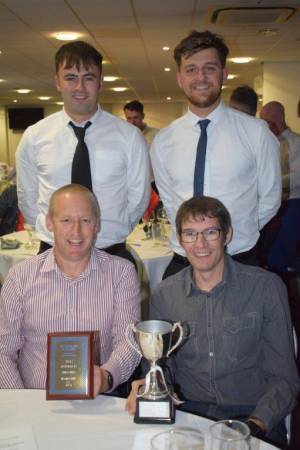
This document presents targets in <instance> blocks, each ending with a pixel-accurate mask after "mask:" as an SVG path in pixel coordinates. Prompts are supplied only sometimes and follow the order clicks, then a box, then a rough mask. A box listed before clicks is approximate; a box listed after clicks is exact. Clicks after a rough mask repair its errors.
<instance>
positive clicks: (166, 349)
mask: <svg viewBox="0 0 300 450" xmlns="http://www.w3.org/2000/svg"><path fill="white" fill-rule="evenodd" d="M176 329H178V330H179V336H178V339H177V342H176V343H175V344H174V345H173V346H172V347H171V343H172V336H173V333H174V332H175V330H176ZM130 330H131V331H132V332H133V333H134V335H135V339H136V342H137V344H138V347H137V346H136V345H134V344H133V343H132V342H131V340H130V338H129V331H130ZM126 335H127V336H126V337H127V341H128V343H129V344H130V346H131V347H132V348H134V349H135V350H136V351H137V352H138V353H139V354H140V355H141V356H143V357H144V358H145V359H147V360H148V361H149V362H150V371H149V372H148V373H147V375H146V379H145V389H144V391H143V392H142V393H141V394H138V395H137V408H136V414H135V417H134V421H135V422H136V423H174V422H175V406H174V402H173V397H172V394H171V393H170V391H169V389H168V387H167V384H166V381H165V377H164V373H163V370H162V368H161V367H160V366H159V365H158V364H157V361H158V360H159V359H161V358H167V357H168V356H169V355H170V354H171V353H172V351H173V350H175V349H176V348H177V347H178V346H179V344H180V343H181V341H182V337H183V330H182V326H181V325H180V323H179V322H176V323H175V324H174V325H172V324H170V323H169V322H165V321H162V320H146V321H144V322H139V323H138V324H137V325H133V324H131V325H129V326H128V327H127V332H126Z"/></svg>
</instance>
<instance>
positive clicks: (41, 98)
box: [38, 95, 51, 100]
mask: <svg viewBox="0 0 300 450" xmlns="http://www.w3.org/2000/svg"><path fill="white" fill-rule="evenodd" d="M50 98H51V97H47V96H45V95H42V96H41V97H38V99H39V100H50Z"/></svg>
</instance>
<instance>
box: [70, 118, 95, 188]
mask: <svg viewBox="0 0 300 450" xmlns="http://www.w3.org/2000/svg"><path fill="white" fill-rule="evenodd" d="M69 123H70V125H71V127H72V128H73V130H74V133H75V135H76V137H77V139H78V142H77V145H76V149H75V153H74V158H73V162H72V174H71V182H72V183H77V184H81V185H82V186H85V187H87V188H88V189H89V190H90V191H92V190H93V186H92V176H91V166H90V157H89V151H88V148H87V146H86V143H85V142H84V136H85V131H86V129H87V128H88V127H89V126H90V125H91V122H87V123H86V124H85V126H84V127H76V125H74V123H73V122H69Z"/></svg>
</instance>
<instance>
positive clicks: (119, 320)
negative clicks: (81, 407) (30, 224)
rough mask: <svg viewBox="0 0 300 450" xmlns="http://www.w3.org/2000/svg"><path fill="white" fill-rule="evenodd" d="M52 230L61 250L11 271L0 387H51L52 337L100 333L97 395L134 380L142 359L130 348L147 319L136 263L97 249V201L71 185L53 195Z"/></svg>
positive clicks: (3, 304) (1, 310) (1, 326)
mask: <svg viewBox="0 0 300 450" xmlns="http://www.w3.org/2000/svg"><path fill="white" fill-rule="evenodd" d="M46 225H47V228H48V230H49V231H50V232H52V233H53V236H54V242H55V245H54V248H53V249H50V250H47V251H46V252H44V253H42V254H40V255H38V256H34V257H33V258H30V259H27V260H26V261H22V262H21V263H19V264H17V265H15V266H14V267H12V268H11V269H10V271H9V273H8V275H7V277H6V279H5V281H4V284H3V287H2V290H1V299H0V389H22V388H28V389H44V388H45V385H46V372H47V334H48V333H49V332H65V331H74V332H75V331H95V332H96V333H95V334H96V337H95V342H94V344H95V346H94V348H95V352H94V353H95V354H94V364H95V365H94V395H97V394H99V393H102V392H106V391H112V390H114V389H115V388H116V387H117V386H118V385H119V384H120V383H123V382H125V381H127V380H128V379H129V377H130V375H131V374H132V372H133V371H134V369H135V367H136V366H137V365H138V363H139V360H140V358H139V356H138V355H137V354H136V352H135V351H134V350H132V349H131V347H130V346H129V345H128V344H127V342H126V339H125V329H126V326H127V324H128V323H132V322H136V321H138V320H139V319H140V292H139V283H138V280H137V275H136V271H135V268H134V266H133V264H132V263H131V262H129V261H127V260H125V259H124V258H121V257H117V256H112V255H110V254H108V253H106V252H105V251H102V250H98V249H96V248H95V247H94V243H95V240H96V237H97V233H98V231H99V230H100V209H99V205H98V201H97V198H96V197H95V195H94V194H93V193H92V192H90V191H89V190H88V189H87V188H85V187H83V186H80V185H76V184H71V185H67V186H64V187H62V188H60V189H58V190H57V191H56V192H54V194H53V195H52V197H51V200H50V204H49V211H48V214H47V216H46Z"/></svg>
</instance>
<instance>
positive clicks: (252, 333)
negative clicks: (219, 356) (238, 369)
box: [223, 312, 258, 362]
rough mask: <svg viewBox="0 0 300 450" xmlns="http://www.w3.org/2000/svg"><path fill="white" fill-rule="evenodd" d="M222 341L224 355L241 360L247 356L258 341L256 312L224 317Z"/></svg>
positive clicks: (234, 359) (232, 359)
mask: <svg viewBox="0 0 300 450" xmlns="http://www.w3.org/2000/svg"><path fill="white" fill-rule="evenodd" d="M223 342H224V349H225V353H226V356H227V357H228V358H229V359H230V360H231V361H235V362H237V361H242V360H243V359H244V358H247V357H249V353H250V352H253V349H255V348H256V345H257V343H258V324H257V313H256V312H250V313H247V314H245V315H243V316H232V317H224V319H223Z"/></svg>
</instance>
